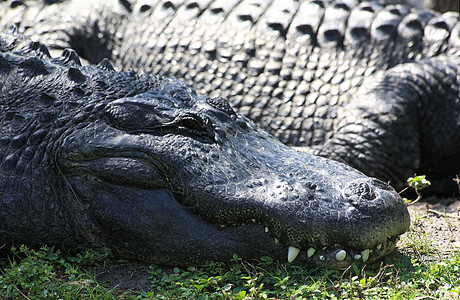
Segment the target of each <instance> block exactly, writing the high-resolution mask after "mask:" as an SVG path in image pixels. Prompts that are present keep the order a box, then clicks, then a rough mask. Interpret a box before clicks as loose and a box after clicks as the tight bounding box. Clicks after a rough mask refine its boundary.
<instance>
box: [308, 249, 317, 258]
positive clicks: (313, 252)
mask: <svg viewBox="0 0 460 300" xmlns="http://www.w3.org/2000/svg"><path fill="white" fill-rule="evenodd" d="M315 252H316V249H315V248H308V250H307V256H308V257H312V256H313V254H315Z"/></svg>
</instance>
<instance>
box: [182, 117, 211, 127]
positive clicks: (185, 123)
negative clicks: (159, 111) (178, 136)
mask: <svg viewBox="0 0 460 300" xmlns="http://www.w3.org/2000/svg"><path fill="white" fill-rule="evenodd" d="M179 126H182V127H184V128H187V129H191V130H202V129H205V128H206V127H205V126H204V124H203V122H202V121H201V120H199V119H197V118H195V117H190V116H187V117H183V118H182V119H181V120H180V123H179Z"/></svg>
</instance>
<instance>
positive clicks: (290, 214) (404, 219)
mask: <svg viewBox="0 0 460 300" xmlns="http://www.w3.org/2000/svg"><path fill="white" fill-rule="evenodd" d="M178 99H179V100H178ZM179 108H180V109H179ZM100 114H101V116H100V118H98V120H96V121H95V122H93V123H91V124H88V125H87V126H86V127H83V128H81V129H80V130H78V131H72V132H70V133H69V134H68V135H67V136H66V137H65V139H64V141H63V143H62V146H61V148H60V150H59V152H58V155H57V163H58V165H59V168H60V170H61V171H62V173H63V176H64V177H65V180H64V181H65V182H66V184H65V186H64V189H65V190H66V194H67V205H68V206H69V209H71V210H72V211H73V212H74V215H73V216H74V218H75V219H77V220H78V222H77V223H79V224H80V226H82V229H83V230H84V231H85V232H86V233H87V234H88V235H89V236H91V237H92V238H94V239H95V240H97V241H98V242H100V243H101V244H103V245H112V244H117V245H118V247H117V249H114V251H115V252H117V253H118V254H120V255H123V256H124V257H131V258H134V259H141V260H147V261H153V262H156V263H160V264H165V265H184V264H197V263H201V262H204V261H206V260H228V259H231V257H232V255H233V254H237V255H239V256H240V257H243V258H258V257H260V256H262V255H266V254H268V255H272V256H273V257H274V258H277V259H280V260H281V261H286V259H287V258H288V247H289V253H290V252H291V251H292V250H291V248H296V249H300V250H301V252H300V254H299V255H298V256H297V261H300V262H302V263H304V264H309V265H312V266H325V267H334V268H340V267H345V266H347V265H349V264H351V263H352V262H354V261H358V262H359V261H361V262H370V261H374V260H376V259H378V258H380V257H381V256H383V255H386V254H388V253H389V252H391V251H392V250H393V249H394V245H395V243H396V240H397V237H398V236H399V235H400V234H402V233H404V232H405V231H406V230H407V229H408V226H409V215H408V213H407V209H406V208H405V206H404V204H403V202H402V200H401V199H400V197H399V195H398V194H397V193H396V192H395V191H394V190H393V189H392V188H391V187H390V186H388V185H387V184H385V183H383V182H381V181H379V180H377V179H373V178H369V177H367V176H365V175H363V174H362V173H361V172H359V171H356V170H354V169H352V168H351V167H348V166H346V165H343V164H340V163H337V162H334V161H331V160H327V159H324V158H320V157H316V156H313V155H310V154H307V153H300V152H297V151H295V150H293V149H291V148H289V147H286V146H285V145H283V144H281V143H280V142H278V141H277V140H275V139H274V138H273V137H271V136H270V135H268V134H267V133H265V132H263V131H261V130H259V129H258V128H257V127H256V126H255V125H254V124H253V123H252V122H251V121H249V120H248V119H246V118H245V117H242V116H241V115H236V114H235V113H234V112H233V111H232V110H231V108H229V106H228V104H227V103H226V102H225V103H224V102H223V101H222V100H217V101H215V99H209V98H207V97H204V96H197V95H195V94H194V92H191V93H190V91H189V90H187V89H185V90H184V89H180V90H179V91H178V90H174V89H173V88H169V89H168V88H165V87H163V89H160V90H154V91H150V92H148V93H144V94H140V95H137V96H135V97H130V98H122V99H118V100H115V101H112V102H110V103H108V104H107V105H106V106H105V108H104V109H103V110H102V111H101V112H100ZM312 249H313V250H312ZM343 251H345V252H346V254H345V255H343ZM294 258H295V255H294ZM289 260H290V261H292V260H293V259H292V254H290V258H289Z"/></svg>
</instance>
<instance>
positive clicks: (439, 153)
mask: <svg viewBox="0 0 460 300" xmlns="http://www.w3.org/2000/svg"><path fill="white" fill-rule="evenodd" d="M55 2H57V3H55ZM38 3H40V2H38ZM4 5H5V6H6V4H4ZM9 5H10V6H11V7H9V8H5V11H7V12H8V13H7V14H5V16H4V17H2V24H4V25H6V24H13V23H14V24H16V25H17V26H18V27H19V28H20V30H21V31H22V32H24V33H26V34H27V35H30V36H32V38H34V39H40V40H41V41H43V42H44V43H46V44H47V45H49V46H50V47H51V48H52V49H57V50H59V51H61V50H62V49H65V48H67V47H70V48H73V49H75V50H76V51H77V53H79V54H80V55H81V57H83V58H84V59H85V60H86V61H88V62H89V63H93V64H96V63H98V62H99V61H100V60H102V59H103V58H109V59H110V60H111V61H113V62H114V65H115V67H117V68H120V69H124V70H127V69H129V68H133V69H135V70H143V71H147V72H152V73H153V74H160V75H164V76H167V77H172V78H177V79H180V80H183V81H185V82H187V83H189V84H191V85H192V86H193V87H194V88H195V89H196V90H197V92H199V93H204V94H207V95H209V96H210V97H217V96H220V97H224V98H227V99H229V101H230V103H231V105H232V107H234V108H235V109H236V110H237V111H238V112H239V113H241V114H243V115H245V116H246V117H248V118H250V119H251V120H253V121H254V122H255V123H256V124H258V125H259V126H260V127H261V128H262V129H264V130H266V131H268V132H269V133H271V134H272V135H274V136H275V137H276V138H278V139H279V140H281V141H282V142H283V143H285V144H287V145H290V146H295V147H299V148H298V149H300V150H305V151H308V152H310V153H313V154H315V155H321V156H324V157H327V158H331V159H334V160H337V161H340V162H344V163H346V164H349V165H350V166H352V167H354V168H357V169H358V170H360V171H362V172H364V173H365V174H366V175H368V176H371V177H377V178H379V179H381V180H383V181H385V182H390V183H391V184H392V186H393V187H395V188H396V189H397V190H400V189H402V188H403V187H404V185H405V180H406V178H408V177H409V176H412V175H414V173H418V174H427V175H428V176H429V178H431V179H432V180H436V179H438V178H439V179H440V180H441V181H442V180H444V179H446V180H447V181H449V182H450V183H451V186H450V188H451V189H452V188H454V189H457V188H456V186H455V184H454V183H453V181H452V178H454V177H455V175H456V174H458V173H459V170H460V159H459V157H460V150H459V149H460V130H459V124H460V123H459V119H460V118H459V115H460V105H459V104H458V101H459V97H458V95H459V79H458V76H457V75H458V73H459V70H458V68H459V65H460V61H459V49H460V23H459V22H458V13H453V12H448V13H445V14H437V13H435V12H432V11H418V10H415V9H409V8H408V7H406V6H402V5H384V4H380V3H377V1H371V2H366V1H356V0H337V1H327V0H303V1H289V0H273V1H267V0H243V1H237V0H233V1H232V0H213V1H212V0H199V1H198V0H189V1H186V0H174V1H170V0H162V1H143V0H139V1H126V0H120V1H97V2H94V1H80V0H75V1H70V0H69V1H44V2H43V3H41V4H37V1H34V2H31V3H29V2H27V1H13V2H11V3H10V4H9ZM436 187H441V185H440V184H437V185H436ZM457 190H458V189H457ZM447 191H448V192H449V193H450V190H449V189H447Z"/></svg>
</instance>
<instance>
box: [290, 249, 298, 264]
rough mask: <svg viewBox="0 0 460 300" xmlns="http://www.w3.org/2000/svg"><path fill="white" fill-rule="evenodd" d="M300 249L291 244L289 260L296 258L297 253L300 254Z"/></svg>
mask: <svg viewBox="0 0 460 300" xmlns="http://www.w3.org/2000/svg"><path fill="white" fill-rule="evenodd" d="M299 252H300V249H299V248H296V247H292V246H289V249H288V262H293V261H294V259H296V257H297V255H299Z"/></svg>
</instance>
